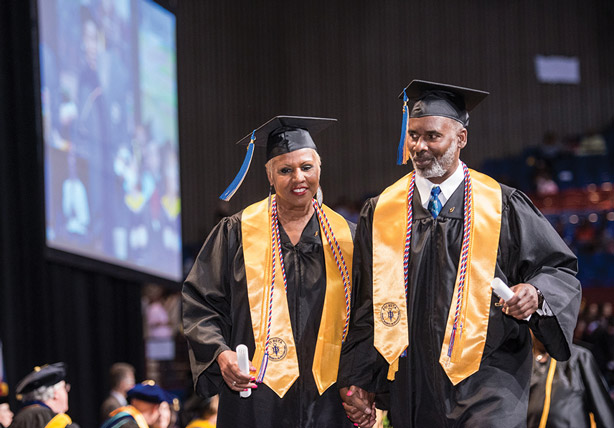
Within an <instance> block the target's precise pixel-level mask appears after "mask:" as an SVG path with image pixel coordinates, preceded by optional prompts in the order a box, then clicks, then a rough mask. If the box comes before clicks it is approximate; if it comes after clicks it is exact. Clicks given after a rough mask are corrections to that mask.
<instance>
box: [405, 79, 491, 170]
mask: <svg viewBox="0 0 614 428" xmlns="http://www.w3.org/2000/svg"><path fill="white" fill-rule="evenodd" d="M487 96H488V92H485V91H480V90H477V89H469V88H463V87H461V86H454V85H446V84H444V83H436V82H427V81H426V80H412V81H411V83H410V84H409V85H408V86H407V87H406V88H405V89H403V92H401V95H399V98H401V99H402V100H403V102H404V104H403V125H402V127H401V140H400V141H399V147H398V149H397V164H398V165H402V164H404V163H406V162H407V159H408V156H409V155H408V152H407V148H406V147H405V139H406V137H407V121H408V119H409V118H417V117H426V116H443V117H447V118H450V119H454V120H456V121H457V122H460V123H461V124H462V125H463V126H464V127H465V128H466V127H467V126H469V112H470V111H471V110H472V109H473V108H474V107H475V106H477V105H478V104H479V103H480V102H481V101H482V100H483V99H484V98H486V97H487Z"/></svg>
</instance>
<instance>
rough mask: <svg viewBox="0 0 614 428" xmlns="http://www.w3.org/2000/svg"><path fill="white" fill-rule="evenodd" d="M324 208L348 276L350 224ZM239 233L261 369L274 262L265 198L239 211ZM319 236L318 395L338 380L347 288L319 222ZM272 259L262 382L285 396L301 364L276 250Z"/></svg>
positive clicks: (256, 364) (255, 360)
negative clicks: (322, 289)
mask: <svg viewBox="0 0 614 428" xmlns="http://www.w3.org/2000/svg"><path fill="white" fill-rule="evenodd" d="M322 209H323V210H324V212H325V213H326V216H327V217H328V219H329V222H330V224H331V228H332V229H333V231H334V233H335V237H336V238H337V242H338V243H339V246H340V247H341V251H342V253H343V257H344V259H345V262H346V265H347V267H348V271H349V272H350V277H351V272H352V264H351V263H352V253H353V243H352V234H351V232H350V228H349V227H348V225H347V222H346V221H345V219H344V218H343V217H342V216H340V215H339V214H337V213H335V212H334V211H333V210H331V209H330V208H328V207H327V206H326V205H322ZM241 233H242V243H243V256H244V260H245V276H246V279H247V290H248V297H249V307H250V313H251V318H252V328H253V331H254V340H255V343H256V351H255V352H254V355H253V357H252V364H253V365H254V367H256V369H257V370H259V369H260V364H261V363H262V359H263V357H264V353H265V349H264V347H265V341H266V337H267V318H268V313H269V299H270V289H271V270H272V263H273V260H272V251H271V248H272V240H271V239H272V238H271V214H270V212H269V208H268V200H267V199H265V200H263V201H260V202H258V203H255V204H253V205H250V206H249V207H247V208H246V209H245V210H243V214H242V216H241ZM320 236H321V237H322V247H323V249H324V262H325V265H326V296H325V298H324V306H323V308H322V318H321V320H320V329H319V331H318V339H317V343H316V349H315V353H314V360H313V367H312V372H313V376H314V379H315V382H316V385H317V387H318V391H319V393H320V394H322V393H323V392H324V391H326V389H328V387H330V386H331V385H332V384H334V383H335V382H336V380H337V370H338V366H339V357H340V355H341V339H342V335H343V328H344V325H345V293H344V287H343V280H342V278H341V274H340V273H339V270H338V268H337V265H336V263H335V260H334V258H333V254H332V251H331V250H330V247H329V246H328V242H326V237H325V234H324V233H323V231H322V226H320ZM275 258H276V260H275V263H276V274H275V284H274V291H273V314H272V317H271V318H272V319H271V326H270V329H271V330H270V339H269V346H268V348H269V349H268V352H269V359H268V365H267V368H266V374H265V377H264V380H263V381H264V383H265V384H266V385H268V386H269V387H270V388H271V389H273V390H274V391H275V392H276V393H277V395H279V396H280V397H283V396H284V395H285V393H286V392H288V390H289V389H290V387H291V386H292V384H293V383H294V381H295V380H296V379H297V378H298V376H299V368H298V358H297V355H296V347H295V344H294V336H293V334H292V327H291V323H290V314H289V311H288V300H287V297H286V292H285V290H284V283H283V277H282V273H281V268H280V266H281V265H280V262H279V254H276V257H275Z"/></svg>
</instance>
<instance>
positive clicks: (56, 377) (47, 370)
mask: <svg viewBox="0 0 614 428" xmlns="http://www.w3.org/2000/svg"><path fill="white" fill-rule="evenodd" d="M64 379H66V365H65V364H64V363H55V364H48V365H46V366H42V367H34V371H33V372H31V373H30V374H28V375H27V376H26V377H24V378H23V379H22V380H21V381H19V383H18V384H17V387H16V388H15V392H16V393H17V395H23V394H27V393H28V392H31V391H34V390H35V389H37V388H40V387H41V386H53V385H55V384H56V383H58V382H60V381H63V380H64Z"/></svg>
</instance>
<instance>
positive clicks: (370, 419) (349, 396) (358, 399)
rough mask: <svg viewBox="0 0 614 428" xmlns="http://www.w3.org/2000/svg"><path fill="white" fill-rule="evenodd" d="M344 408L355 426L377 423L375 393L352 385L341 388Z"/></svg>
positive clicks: (364, 426)
mask: <svg viewBox="0 0 614 428" xmlns="http://www.w3.org/2000/svg"><path fill="white" fill-rule="evenodd" d="M339 394H340V395H341V400H342V401H343V402H342V404H343V408H344V409H345V413H346V414H347V417H348V418H349V419H350V421H352V423H353V424H354V426H357V427H360V428H366V427H372V426H373V425H375V422H376V421H375V401H374V400H375V394H373V393H371V392H367V391H365V390H364V389H362V388H360V387H358V386H355V385H352V386H350V387H349V388H347V387H345V388H341V389H340V390H339Z"/></svg>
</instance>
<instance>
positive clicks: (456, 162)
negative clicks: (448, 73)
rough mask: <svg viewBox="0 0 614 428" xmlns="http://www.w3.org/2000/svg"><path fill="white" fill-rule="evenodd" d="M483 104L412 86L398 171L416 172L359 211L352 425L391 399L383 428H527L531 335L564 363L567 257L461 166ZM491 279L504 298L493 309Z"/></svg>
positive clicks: (571, 261) (346, 385) (464, 93)
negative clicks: (380, 397)
mask: <svg viewBox="0 0 614 428" xmlns="http://www.w3.org/2000/svg"><path fill="white" fill-rule="evenodd" d="M486 95H487V93H485V92H483V91H476V90H472V89H467V88H461V87H457V86H452V85H444V84H438V83H432V82H426V81H419V80H414V81H413V82H412V83H411V84H410V85H409V86H408V87H407V88H406V89H405V91H403V94H402V96H403V98H404V101H405V103H406V104H405V105H404V122H403V129H402V132H403V135H402V138H401V141H400V144H399V150H398V163H405V162H406V161H407V160H408V159H411V161H412V163H413V166H414V171H413V172H411V173H410V174H407V175H406V176H405V177H403V178H401V179H400V180H398V181H397V182H396V183H394V184H393V185H391V186H390V187H388V188H387V189H386V190H384V192H383V193H381V194H380V195H379V196H378V197H375V198H373V199H370V200H368V201H367V202H366V204H365V206H364V207H363V210H362V213H361V216H360V220H359V222H358V227H357V230H356V240H355V260H354V272H355V276H354V281H353V285H354V287H353V290H352V302H353V303H352V315H351V321H350V330H349V335H348V339H347V340H346V342H345V343H344V345H343V350H342V355H341V362H340V365H339V367H340V370H339V379H338V382H337V383H338V386H339V387H340V394H341V397H342V398H343V400H344V401H345V405H346V409H347V411H348V416H349V417H350V418H351V419H352V421H354V422H355V423H356V424H357V425H358V426H361V427H368V426H372V425H373V424H374V423H375V418H374V417H373V414H374V412H373V408H372V403H373V400H374V393H379V394H385V393H389V401H390V402H389V407H390V413H389V416H390V418H391V422H392V425H393V426H394V428H403V427H420V428H421V427H426V426H429V427H438V428H445V427H481V428H482V427H506V428H511V427H524V426H525V425H526V415H527V403H528V398H529V382H530V378H531V361H532V356H531V338H530V335H529V330H532V331H533V332H534V333H535V336H536V337H538V338H539V339H540V340H541V341H542V342H543V343H544V344H545V346H546V349H548V352H549V353H551V355H552V356H553V357H554V358H557V359H560V360H565V359H567V358H569V356H570V355H571V353H570V347H571V341H572V333H573V328H574V326H575V324H576V319H577V316H578V309H579V306H580V294H581V292H580V284H579V282H578V280H577V279H576V278H575V274H576V271H577V260H576V257H575V256H574V255H573V253H572V252H571V251H570V250H569V248H567V246H566V245H565V243H564V242H563V240H562V239H561V238H560V237H559V235H558V234H557V233H556V231H555V230H554V228H553V227H552V226H551V225H550V224H549V223H548V221H547V220H546V219H545V218H544V217H543V216H542V215H541V214H540V212H539V211H538V210H537V209H536V208H535V206H534V205H533V204H532V203H531V201H530V200H529V199H528V198H527V197H526V196H525V195H524V194H522V193H521V192H519V191H518V190H516V189H513V188H510V187H508V186H505V185H503V184H500V183H497V182H496V181H495V180H493V179H492V178H490V177H488V176H485V175H484V174H480V173H478V172H477V171H474V170H470V169H469V168H467V167H466V165H465V164H464V163H463V162H461V161H460V159H459V157H460V152H461V149H463V148H464V147H465V146H466V144H467V126H468V124H469V114H468V111H470V110H471V109H472V108H473V107H475V106H476V105H477V104H478V103H479V102H480V101H481V100H482V99H483V98H484V97H486ZM498 143H500V142H493V144H498ZM493 278H499V279H500V280H502V281H503V282H504V283H505V284H503V286H504V287H505V286H506V284H507V286H508V287H509V288H510V289H511V292H512V294H513V297H511V298H509V299H508V300H507V301H506V302H503V299H501V300H500V299H499V298H498V297H496V296H495V295H494V294H493V292H492V290H491V282H492V280H493ZM508 291H509V290H508ZM498 305H502V306H501V307H499V306H498ZM529 317H530V318H529Z"/></svg>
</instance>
